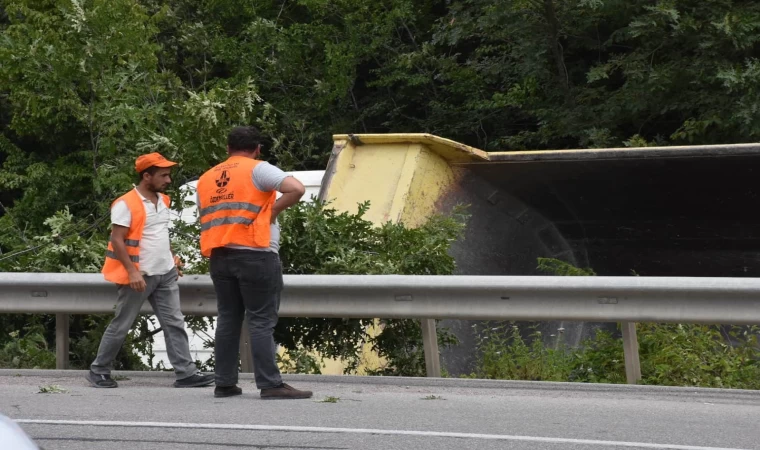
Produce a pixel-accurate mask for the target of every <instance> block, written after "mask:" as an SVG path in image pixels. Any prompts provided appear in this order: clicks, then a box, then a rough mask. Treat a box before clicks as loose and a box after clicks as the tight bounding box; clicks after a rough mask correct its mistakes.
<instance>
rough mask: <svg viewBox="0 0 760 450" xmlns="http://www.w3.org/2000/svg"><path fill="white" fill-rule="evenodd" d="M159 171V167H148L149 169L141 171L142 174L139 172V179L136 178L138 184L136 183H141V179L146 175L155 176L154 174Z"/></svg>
mask: <svg viewBox="0 0 760 450" xmlns="http://www.w3.org/2000/svg"><path fill="white" fill-rule="evenodd" d="M160 169H161V168H160V167H156V166H150V167H148V168H147V169H145V170H143V171H142V172H140V176H139V178H137V182H138V183H139V182H141V181H142V179H143V175H145V174H146V173H147V174H148V175H150V176H153V175H155V174H156V172H158V171H159V170H160Z"/></svg>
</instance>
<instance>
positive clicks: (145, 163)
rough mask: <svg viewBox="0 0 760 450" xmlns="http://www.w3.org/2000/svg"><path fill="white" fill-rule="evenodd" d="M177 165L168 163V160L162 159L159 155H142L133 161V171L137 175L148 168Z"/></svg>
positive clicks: (171, 162)
mask: <svg viewBox="0 0 760 450" xmlns="http://www.w3.org/2000/svg"><path fill="white" fill-rule="evenodd" d="M176 165H177V163H175V162H173V161H169V160H168V159H166V158H164V157H163V156H162V155H161V154H160V153H148V154H147V155H142V156H139V157H138V158H137V160H135V170H136V171H137V173H140V172H142V171H143V170H145V169H148V168H150V167H154V166H155V167H171V166H176Z"/></svg>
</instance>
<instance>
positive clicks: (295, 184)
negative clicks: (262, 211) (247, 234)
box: [271, 177, 306, 223]
mask: <svg viewBox="0 0 760 450" xmlns="http://www.w3.org/2000/svg"><path fill="white" fill-rule="evenodd" d="M279 191H280V192H281V193H282V196H281V197H280V198H279V199H278V200H277V201H276V202H275V203H274V206H272V219H271V222H272V223H275V222H276V221H277V216H279V215H280V213H281V212H283V211H285V210H286V209H287V208H289V207H291V206H293V205H295V204H296V203H298V201H299V200H301V197H303V195H304V194H305V193H306V188H305V187H304V186H303V184H301V182H300V181H298V180H296V179H295V178H293V177H287V178H285V179H284V180H282V183H281V184H280V189H279Z"/></svg>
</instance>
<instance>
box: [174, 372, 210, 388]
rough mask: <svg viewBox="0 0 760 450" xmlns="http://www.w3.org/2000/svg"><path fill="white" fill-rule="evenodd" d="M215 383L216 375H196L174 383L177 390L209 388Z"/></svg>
mask: <svg viewBox="0 0 760 450" xmlns="http://www.w3.org/2000/svg"><path fill="white" fill-rule="evenodd" d="M213 382H214V375H213V374H211V375H201V374H199V373H196V374H195V375H193V376H190V377H187V378H183V379H181V380H177V381H175V382H174V387H176V388H190V387H202V386H208V385H209V384H212V383H213Z"/></svg>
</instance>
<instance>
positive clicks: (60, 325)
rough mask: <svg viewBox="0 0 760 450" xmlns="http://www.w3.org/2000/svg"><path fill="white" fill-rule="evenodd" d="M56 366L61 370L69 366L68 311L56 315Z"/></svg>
mask: <svg viewBox="0 0 760 450" xmlns="http://www.w3.org/2000/svg"><path fill="white" fill-rule="evenodd" d="M55 368H56V369H59V370H65V369H68V368H69V315H68V314H67V313H57V314H56V315H55Z"/></svg>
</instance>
